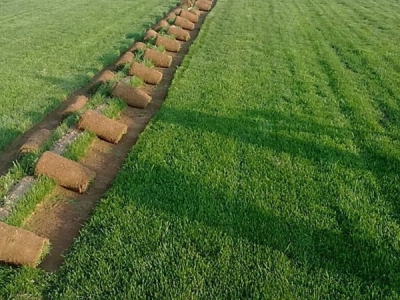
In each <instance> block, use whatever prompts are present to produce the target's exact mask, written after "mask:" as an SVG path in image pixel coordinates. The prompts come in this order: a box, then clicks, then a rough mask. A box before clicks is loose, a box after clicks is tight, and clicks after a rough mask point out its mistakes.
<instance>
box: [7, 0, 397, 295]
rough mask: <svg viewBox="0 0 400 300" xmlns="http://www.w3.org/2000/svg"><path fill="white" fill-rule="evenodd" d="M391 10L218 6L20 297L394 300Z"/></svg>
mask: <svg viewBox="0 0 400 300" xmlns="http://www.w3.org/2000/svg"><path fill="white" fill-rule="evenodd" d="M399 8H400V4H398V3H397V2H396V1H395V0H379V1H372V0H363V1H361V0H354V1H351V2H348V1H339V0H334V1H332V0H320V1H314V0H304V1H296V0H270V1H242V0H218V3H217V5H216V7H215V8H214V10H213V11H212V12H211V14H210V15H209V16H208V19H207V20H206V22H205V24H204V27H203V28H202V31H201V33H200V36H199V37H198V39H197V40H196V42H195V43H194V44H193V46H192V47H191V49H190V52H189V54H188V56H187V57H186V58H185V60H184V63H183V66H182V67H181V68H180V69H179V70H178V72H177V75H176V77H175V79H174V81H173V84H172V87H171V89H170V91H169V94H168V99H167V101H166V102H165V104H164V106H163V107H162V108H161V111H160V112H159V113H158V115H157V117H156V118H155V119H154V120H153V121H152V123H151V125H150V126H149V127H148V128H147V129H146V131H145V132H144V133H143V134H142V136H141V137H140V139H139V141H138V144H137V145H136V146H135V148H134V149H133V150H132V151H131V153H130V155H129V157H128V159H127V161H126V163H125V165H124V167H123V169H122V170H121V172H120V174H119V176H118V178H117V179H116V182H115V183H114V186H113V187H112V189H111V190H110V191H109V192H108V193H107V195H106V196H105V198H104V199H103V200H102V201H101V203H100V204H99V206H98V207H97V209H96V211H95V212H94V214H93V216H92V217H91V219H90V220H89V222H88V224H87V225H86V226H85V227H84V229H83V232H82V234H81V236H80V237H79V239H78V240H77V241H76V243H75V244H74V246H73V248H72V250H71V252H70V253H69V255H68V256H67V258H66V262H65V264H64V265H63V267H62V268H61V270H60V271H59V272H58V273H56V274H45V273H43V272H41V271H38V270H30V269H25V268H22V269H11V268H7V267H3V268H2V269H0V282H1V280H3V282H6V284H5V285H2V286H1V288H0V298H1V296H3V297H5V298H7V297H10V298H12V299H14V298H18V297H19V298H20V299H23V298H24V297H25V298H26V297H28V296H32V297H40V296H43V297H44V298H48V299H164V298H166V299H400V286H399V282H400V272H399V270H400V259H399V258H400V200H399V199H400V185H399V182H400V175H399V171H400V106H399V95H400V94H399V92H400V85H399V83H400V73H399V70H400V56H399V55H398V54H399V50H400V46H399V45H400V36H399V35H398V34H397V33H398V31H399V29H400V9H399Z"/></svg>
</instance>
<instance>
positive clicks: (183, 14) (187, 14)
mask: <svg viewBox="0 0 400 300" xmlns="http://www.w3.org/2000/svg"><path fill="white" fill-rule="evenodd" d="M179 16H180V17H182V18H184V19H186V20H189V21H190V22H192V23H197V22H198V21H199V17H198V16H197V15H196V14H194V13H191V12H189V11H187V10H182V11H181V14H180V15H179Z"/></svg>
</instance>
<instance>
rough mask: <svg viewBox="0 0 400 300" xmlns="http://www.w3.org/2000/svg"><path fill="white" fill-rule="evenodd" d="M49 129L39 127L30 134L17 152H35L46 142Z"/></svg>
mask: <svg viewBox="0 0 400 300" xmlns="http://www.w3.org/2000/svg"><path fill="white" fill-rule="evenodd" d="M50 134H51V131H50V130H48V129H45V128H43V129H40V130H38V131H36V132H35V133H34V134H32V135H31V136H30V137H29V139H28V140H27V141H26V142H25V143H24V144H23V145H22V146H21V148H20V149H19V154H24V153H29V152H35V151H38V150H39V149H40V147H41V146H42V145H43V144H44V143H45V142H46V140H47V139H48V137H49V136H50Z"/></svg>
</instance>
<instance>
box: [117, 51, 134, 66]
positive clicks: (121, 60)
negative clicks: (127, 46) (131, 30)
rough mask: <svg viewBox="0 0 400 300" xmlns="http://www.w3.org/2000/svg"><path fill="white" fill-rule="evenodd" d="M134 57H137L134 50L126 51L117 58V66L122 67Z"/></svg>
mask: <svg viewBox="0 0 400 300" xmlns="http://www.w3.org/2000/svg"><path fill="white" fill-rule="evenodd" d="M134 58H135V55H134V54H133V53H132V52H130V51H128V52H125V53H124V54H123V55H122V56H121V57H120V58H119V59H118V60H117V62H116V63H115V66H116V67H117V68H121V67H123V66H125V65H126V64H130V63H131V62H132V61H133V59H134Z"/></svg>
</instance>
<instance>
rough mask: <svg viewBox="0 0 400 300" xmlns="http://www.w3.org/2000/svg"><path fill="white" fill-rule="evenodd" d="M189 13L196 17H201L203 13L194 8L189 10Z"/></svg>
mask: <svg viewBox="0 0 400 300" xmlns="http://www.w3.org/2000/svg"><path fill="white" fill-rule="evenodd" d="M189 11H190V12H191V13H192V14H195V15H196V16H200V14H201V12H200V11H199V10H198V9H195V8H194V7H191V8H189Z"/></svg>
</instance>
